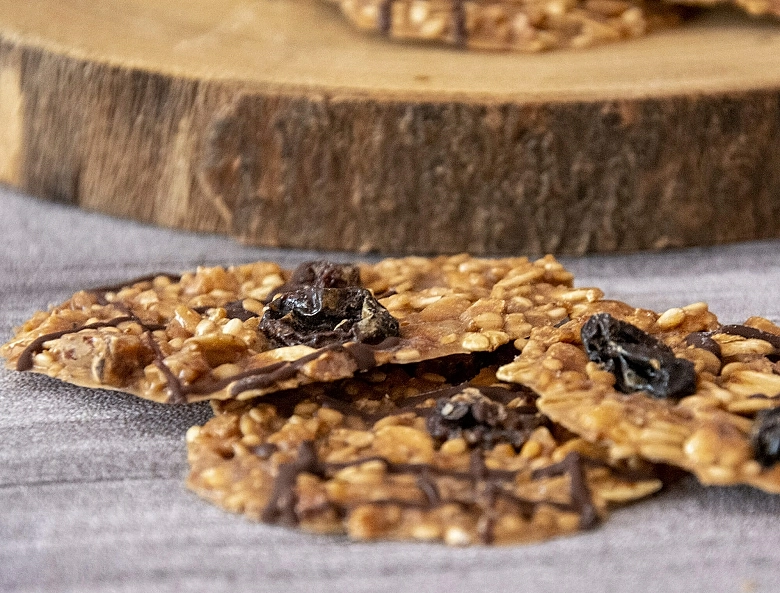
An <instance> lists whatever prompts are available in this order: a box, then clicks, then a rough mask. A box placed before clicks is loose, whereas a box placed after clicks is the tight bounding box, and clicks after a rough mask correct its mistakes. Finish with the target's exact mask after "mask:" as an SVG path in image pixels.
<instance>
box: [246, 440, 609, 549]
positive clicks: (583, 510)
mask: <svg viewBox="0 0 780 593" xmlns="http://www.w3.org/2000/svg"><path fill="white" fill-rule="evenodd" d="M373 461H381V462H382V463H383V464H384V465H385V467H386V471H387V472H388V473H391V474H392V473H404V474H409V473H411V474H414V475H416V476H417V485H418V488H419V490H420V493H421V494H422V496H423V498H424V501H422V502H415V501H408V500H402V499H392V498H391V499H384V500H372V501H369V502H366V503H363V504H371V505H380V506H387V505H393V506H399V507H402V508H416V509H423V510H428V509H434V508H437V507H440V506H442V505H445V504H449V503H459V504H467V505H477V506H478V507H479V508H481V509H482V513H483V515H482V518H481V520H480V522H479V523H480V526H479V527H478V534H479V537H480V539H481V541H482V542H483V543H486V544H489V543H492V542H493V541H494V539H495V534H494V528H495V507H496V503H497V501H498V500H499V499H502V500H505V501H506V502H508V503H510V504H513V505H515V506H516V507H518V508H519V509H520V513H521V515H522V516H523V517H524V518H525V519H526V520H529V519H530V518H531V517H533V515H534V514H535V512H536V510H537V509H538V508H539V507H541V506H551V507H553V508H556V509H558V510H561V511H564V512H576V513H578V514H579V516H580V527H581V528H583V529H587V528H590V527H593V526H594V525H595V524H596V523H597V522H598V521H599V517H598V514H597V512H596V508H595V506H594V504H593V499H592V496H591V493H590V488H589V487H588V484H587V479H586V474H585V465H586V464H587V463H588V462H589V461H591V460H589V459H587V458H582V457H581V456H580V454H579V453H576V452H574V453H569V454H568V455H567V456H566V457H565V458H564V459H563V461H561V462H558V463H555V464H552V465H549V466H547V467H544V468H541V469H538V470H535V471H534V472H532V474H531V479H532V480H539V479H542V478H545V477H555V476H561V475H568V476H569V479H570V497H571V502H570V503H562V502H558V501H552V500H549V501H548V500H543V501H536V500H528V499H525V498H522V497H520V496H517V495H516V494H514V493H512V492H509V491H507V490H505V489H504V488H503V487H502V485H501V484H502V482H509V481H513V480H514V479H515V478H516V476H517V475H518V474H519V473H521V471H522V470H518V471H509V470H491V469H490V468H488V467H487V466H486V465H485V461H484V459H483V451H482V450H480V449H476V450H474V451H473V452H472V454H471V457H470V462H469V466H470V467H469V471H468V472H462V471H455V470H446V469H442V468H437V467H435V466H433V465H430V464H409V463H392V462H389V461H387V460H386V459H384V458H381V457H366V458H363V459H357V460H355V461H351V462H339V463H332V462H324V461H321V460H320V459H318V457H317V450H316V447H315V444H314V442H313V441H304V442H303V443H301V444H300V446H299V448H298V456H297V458H296V459H295V460H293V461H291V462H288V463H284V464H281V465H280V466H279V468H278V473H277V477H276V479H275V480H274V483H273V487H272V491H271V495H270V496H269V499H268V503H267V504H266V506H265V508H264V509H263V511H262V513H261V518H262V520H263V521H265V522H268V523H278V524H282V525H288V526H294V525H296V524H297V523H298V516H297V513H296V505H297V501H298V496H297V493H296V491H295V486H296V482H297V479H298V476H299V475H300V474H302V473H310V474H312V475H314V476H317V477H319V478H321V479H324V478H327V477H328V475H329V474H332V473H334V472H337V471H339V470H342V469H345V468H348V467H354V466H357V465H362V464H364V463H369V462H373ZM431 476H439V477H448V478H453V479H457V480H465V481H468V482H470V483H472V484H473V497H474V498H473V499H472V500H468V501H463V500H458V499H446V498H443V497H442V496H441V493H440V492H439V489H438V487H437V485H436V483H435V482H434V481H433V479H432V477H431ZM480 481H484V482H486V483H485V487H484V490H483V492H482V496H483V500H482V502H480V500H479V493H478V492H477V485H478V484H479V482H480ZM329 506H330V507H336V508H337V510H338V511H339V514H340V515H341V516H343V515H344V514H345V510H348V508H349V506H347V505H337V504H336V503H333V502H332V501H331V502H330V503H329ZM323 508H324V507H323Z"/></svg>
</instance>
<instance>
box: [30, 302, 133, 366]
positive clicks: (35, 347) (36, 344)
mask: <svg viewBox="0 0 780 593" xmlns="http://www.w3.org/2000/svg"><path fill="white" fill-rule="evenodd" d="M127 321H137V319H136V318H135V316H123V317H115V318H114V319H111V320H109V321H97V322H95V323H89V324H87V325H81V326H78V327H74V328H71V329H64V330H61V331H57V332H51V333H49V334H44V335H42V336H39V337H37V338H35V339H34V340H33V341H32V342H30V344H29V345H28V346H27V348H25V349H24V350H22V353H21V354H20V355H19V359H18V360H17V361H16V370H17V371H29V370H30V369H31V368H32V367H33V357H34V356H35V355H36V354H38V353H39V352H41V351H42V350H43V345H44V344H45V343H46V342H48V341H49V340H56V339H58V338H61V337H62V336H65V335H67V334H74V333H77V332H80V331H82V330H85V329H99V328H101V327H116V326H118V325H119V324H120V323H125V322H127Z"/></svg>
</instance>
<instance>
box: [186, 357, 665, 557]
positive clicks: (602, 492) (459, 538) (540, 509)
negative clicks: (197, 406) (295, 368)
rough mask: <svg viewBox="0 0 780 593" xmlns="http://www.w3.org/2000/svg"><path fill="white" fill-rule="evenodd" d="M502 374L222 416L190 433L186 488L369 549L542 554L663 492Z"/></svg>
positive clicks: (379, 377) (349, 384)
mask: <svg viewBox="0 0 780 593" xmlns="http://www.w3.org/2000/svg"><path fill="white" fill-rule="evenodd" d="M534 399H535V397H534V396H533V394H531V393H530V392H529V391H528V390H526V389H524V388H521V387H519V386H511V385H506V384H500V383H497V382H496V381H495V366H494V367H492V370H491V369H490V368H487V369H483V370H482V371H481V372H480V373H479V374H478V375H477V376H476V377H474V378H472V379H471V380H469V381H467V382H463V383H460V384H457V385H453V384H452V383H451V382H450V381H449V380H448V379H447V378H446V377H445V376H444V375H439V374H438V373H436V372H433V371H432V370H430V367H427V366H426V365H425V364H421V365H404V366H399V365H395V366H391V367H385V368H382V369H378V370H374V371H370V372H368V373H367V374H365V375H364V376H362V377H361V378H353V379H346V380H344V381H342V382H339V383H332V384H327V385H326V384H318V385H308V386H305V387H301V388H298V389H296V390H293V391H288V392H284V393H277V394H273V395H270V396H268V397H265V398H261V399H258V400H254V401H251V402H237V401H226V402H215V404H214V406H215V409H216V411H217V416H216V417H215V418H213V419H211V420H209V421H208V422H207V423H206V424H205V425H204V426H202V427H200V426H196V427H193V428H191V429H190V430H189V431H188V433H187V444H188V450H189V455H188V457H189V462H190V467H191V472H190V475H189V479H188V486H189V487H190V488H191V489H192V490H194V491H195V492H196V493H198V494H199V495H200V496H202V497H204V498H205V499H207V500H209V501H211V502H213V503H215V504H217V505H218V506H221V507H223V508H225V509H227V510H230V511H232V512H236V513H243V514H245V515H247V516H248V517H250V518H252V519H255V520H260V521H264V522H267V523H272V524H279V525H285V526H291V527H298V528H300V529H302V530H305V531H310V532H315V533H337V534H341V533H346V534H348V535H349V537H351V538H353V539H357V540H374V539H402V540H425V541H443V542H445V543H446V544H449V545H468V544H478V543H481V544H508V543H517V542H530V541H537V540H542V539H546V538H549V537H553V536H557V535H562V534H566V533H571V532H574V531H576V530H578V529H582V528H589V527H593V526H594V525H595V524H596V523H597V522H598V521H599V520H601V519H602V518H604V516H605V514H606V509H607V506H608V505H609V504H610V503H622V502H628V501H631V500H635V499H638V498H640V497H643V496H647V495H649V494H651V493H653V492H655V491H657V490H658V489H659V488H660V487H661V482H660V480H658V479H657V478H655V477H654V476H653V474H652V472H651V471H650V468H649V466H648V465H646V464H643V463H642V462H640V461H639V460H637V459H634V460H629V461H624V462H623V463H621V464H615V465H614V466H610V465H609V464H607V463H606V449H604V448H599V447H595V446H592V445H590V444H588V443H586V442H585V441H584V440H582V439H579V438H576V437H573V436H571V435H570V434H569V433H566V434H561V431H559V430H556V429H555V428H554V427H552V426H550V425H549V422H548V421H547V419H546V418H544V417H543V416H541V415H540V414H539V412H538V410H537V409H536V406H535V405H534Z"/></svg>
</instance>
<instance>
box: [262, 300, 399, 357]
mask: <svg viewBox="0 0 780 593" xmlns="http://www.w3.org/2000/svg"><path fill="white" fill-rule="evenodd" d="M260 331H262V332H263V333H264V334H265V335H266V336H268V337H269V338H270V339H271V340H273V341H274V342H276V343H277V344H279V345H284V346H294V345H297V344H305V345H307V346H312V347H314V348H320V347H323V346H327V345H329V344H336V343H343V342H350V341H355V342H364V343H368V344H377V343H379V342H381V341H382V340H384V339H385V338H389V337H393V336H398V335H400V326H399V323H398V320H397V319H396V318H395V317H393V316H392V315H390V313H389V312H388V311H387V309H385V308H384V307H383V306H382V305H381V304H379V301H377V300H376V299H375V298H374V297H373V295H372V294H371V292H369V291H368V290H366V289H365V288H357V287H350V288H321V287H314V286H307V287H304V288H299V289H297V290H294V291H291V292H286V293H284V294H281V295H279V296H278V297H276V298H275V299H274V300H273V301H271V302H270V303H269V304H268V307H267V309H266V311H265V313H264V314H263V318H262V319H261V321H260Z"/></svg>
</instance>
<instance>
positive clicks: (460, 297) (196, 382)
mask: <svg viewBox="0 0 780 593" xmlns="http://www.w3.org/2000/svg"><path fill="white" fill-rule="evenodd" d="M600 296H601V293H600V292H599V291H597V290H596V289H572V288H571V274H569V273H568V272H567V271H566V270H564V269H563V267H562V266H561V265H560V264H559V263H558V262H556V261H555V260H554V259H552V258H550V257H548V258H542V259H540V260H537V261H534V262H531V261H529V260H527V259H525V258H513V259H496V260H481V259H474V258H470V257H468V256H452V257H441V258H435V259H425V258H404V259H396V260H385V261H383V262H380V263H378V264H364V265H359V266H358V265H351V264H332V263H329V262H309V263H306V264H302V265H301V266H300V267H299V268H298V269H296V270H295V271H292V272H290V271H288V270H283V269H281V268H280V267H279V266H278V265H276V264H273V263H268V262H257V263H254V264H247V265H241V266H234V267H229V268H222V267H211V268H198V269H197V270H196V271H195V272H188V273H185V274H183V275H181V276H169V275H157V276H154V277H149V278H145V279H140V280H138V281H135V282H130V283H128V284H127V285H122V286H113V287H104V288H100V289H94V290H88V291H81V292H78V293H76V294H75V295H74V296H73V297H72V298H71V299H69V300H68V301H66V302H65V303H63V304H62V305H59V306H57V307H54V308H52V309H51V310H50V311H48V312H45V313H44V312H41V313H36V314H35V315H34V316H33V317H32V319H31V320H30V321H28V322H27V323H26V324H24V325H23V326H22V327H21V328H19V330H18V332H17V334H16V335H15V336H14V337H13V338H12V339H11V340H10V341H9V342H8V343H7V344H5V345H4V346H2V348H0V354H1V355H2V356H4V357H5V358H6V359H7V361H8V364H9V366H10V367H11V368H15V369H17V370H23V371H24V370H29V371H33V372H39V373H44V374H47V375H50V376H53V377H56V378H59V379H62V380H64V381H68V382H71V383H75V384H77V385H82V386H86V387H105V388H109V389H116V390H121V391H126V392H129V393H133V394H136V395H138V396H141V397H144V398H147V399H151V400H154V401H159V402H172V403H184V402H191V401H199V400H204V399H228V398H241V399H246V398H251V397H255V396H258V395H263V394H265V393H271V392H273V391H278V390H283V389H290V388H292V387H295V386H298V385H302V384H306V383H312V382H319V381H335V380H338V379H342V378H345V377H349V376H351V375H353V374H354V373H356V372H359V371H364V370H367V369H370V368H373V367H375V366H378V365H381V364H385V363H388V362H397V363H409V362H415V361H419V360H426V359H431V358H437V357H441V356H447V355H451V354H457V353H467V352H480V351H492V350H495V349H497V348H499V347H501V346H503V345H504V344H507V343H514V344H515V346H516V347H518V348H520V347H522V343H523V341H524V340H525V339H526V338H527V337H528V335H529V334H530V330H531V327H533V326H536V325H544V324H550V323H556V322H558V321H560V319H562V318H564V317H565V316H566V315H567V314H568V311H569V309H570V308H571V307H572V306H574V304H576V303H578V302H582V301H587V300H593V299H597V298H599V297H600Z"/></svg>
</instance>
